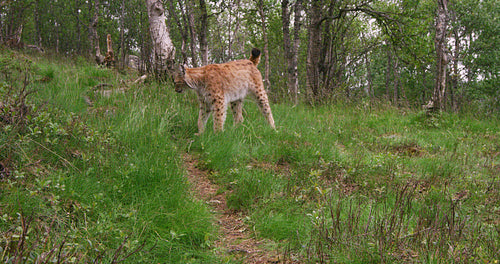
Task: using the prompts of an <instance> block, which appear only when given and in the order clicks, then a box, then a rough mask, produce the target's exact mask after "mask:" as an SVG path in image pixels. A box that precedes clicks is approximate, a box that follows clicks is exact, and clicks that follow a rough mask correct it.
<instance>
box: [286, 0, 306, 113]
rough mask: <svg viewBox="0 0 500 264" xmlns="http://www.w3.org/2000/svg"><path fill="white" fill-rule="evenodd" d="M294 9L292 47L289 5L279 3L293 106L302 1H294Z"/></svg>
mask: <svg viewBox="0 0 500 264" xmlns="http://www.w3.org/2000/svg"><path fill="white" fill-rule="evenodd" d="M293 7H294V23H293V45H292V38H291V36H290V16H291V12H290V5H289V1H288V0H283V1H282V2H281V14H282V16H281V17H282V24H283V49H284V54H285V59H286V63H287V67H286V74H287V86H288V93H291V94H292V96H293V97H292V100H293V101H294V103H295V104H297V103H298V94H299V81H298V70H297V63H298V50H299V45H300V37H299V34H300V27H301V22H302V21H301V20H300V18H301V16H302V14H301V12H302V1H301V0H296V2H295V4H294V5H293Z"/></svg>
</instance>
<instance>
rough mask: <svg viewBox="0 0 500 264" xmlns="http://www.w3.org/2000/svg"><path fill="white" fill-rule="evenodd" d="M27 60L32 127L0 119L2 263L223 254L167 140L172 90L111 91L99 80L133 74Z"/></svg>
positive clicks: (116, 81)
mask: <svg viewBox="0 0 500 264" xmlns="http://www.w3.org/2000/svg"><path fill="white" fill-rule="evenodd" d="M10 56H11V57H12V58H13V59H9V60H10V61H12V62H13V63H16V61H17V60H21V58H20V57H21V56H22V55H21V54H13V55H10ZM16 56H19V57H16ZM30 64H31V65H33V67H32V68H29V69H26V72H27V73H28V74H29V75H30V76H31V77H32V79H31V80H30V84H29V89H30V90H33V91H34V92H35V93H33V95H32V96H31V97H29V102H30V103H29V106H30V116H29V117H28V118H27V119H26V129H23V130H16V133H10V134H7V132H8V131H7V130H5V129H7V128H8V127H12V126H14V125H15V124H7V126H3V127H2V138H3V137H4V136H5V137H8V138H7V139H8V140H9V142H7V143H6V144H4V143H3V142H2V143H1V146H2V152H1V153H2V155H1V156H0V164H2V169H3V171H2V173H3V174H2V178H1V181H0V184H1V186H2V188H1V189H2V192H1V196H0V201H1V202H0V203H1V206H0V208H1V212H2V213H1V217H2V220H1V221H0V228H1V232H2V238H3V239H2V241H1V243H0V248H1V249H2V250H1V252H0V257H1V259H2V261H6V262H16V263H19V262H40V263H45V262H53V261H54V262H69V263H72V262H80V263H82V262H85V263H86V262H99V263H100V262H104V263H118V262H121V261H125V262H128V263H151V262H162V263H180V262H183V263H187V262H191V263H195V262H201V263H206V262H217V260H216V257H215V256H214V255H213V254H212V253H211V252H210V251H209V246H210V243H211V241H213V239H214V234H215V229H214V228H213V226H212V222H213V217H212V215H211V214H210V213H209V211H208V209H207V207H206V206H205V205H204V204H203V203H201V202H200V201H197V200H195V199H193V198H192V196H191V195H190V191H189V186H188V184H187V181H186V177H185V176H184V169H183V166H182V160H181V154H182V153H181V152H180V151H179V148H178V144H177V142H176V141H175V140H174V138H173V137H172V136H171V134H172V130H175V126H176V123H175V122H174V121H172V120H174V119H175V118H176V117H175V116H176V114H175V112H177V111H178V110H177V109H173V108H172V107H173V106H175V104H174V105H169V104H168V102H169V101H170V102H171V101H172V100H170V99H169V97H170V96H171V94H169V93H165V91H164V89H163V88H162V87H160V86H156V85H150V86H144V85H140V86H131V87H128V90H127V92H126V93H116V94H114V96H113V97H112V98H107V97H105V96H102V95H101V93H99V91H97V92H94V87H95V86H96V85H98V84H100V83H107V84H109V86H107V87H113V88H114V89H117V88H121V87H123V85H124V84H123V82H121V80H124V79H125V80H126V78H131V77H128V76H125V75H121V74H117V73H115V72H113V71H112V70H108V69H99V68H96V67H95V66H93V65H90V64H83V65H76V64H72V63H60V62H57V61H56V62H54V61H51V60H48V61H47V60H43V59H36V62H34V61H31V62H30ZM18 74H20V75H22V74H24V73H23V72H19V73H18V72H17V71H14V70H13V71H11V72H9V73H8V75H9V77H10V76H14V77H15V75H18ZM44 77H48V78H46V79H44V81H40V82H38V81H37V80H38V79H42V78H44ZM13 79H15V78H13ZM17 86H19V84H18V83H16V82H12V83H8V86H5V87H4V88H5V89H7V88H8V89H17ZM2 99H3V98H2ZM88 101H91V103H92V105H91V106H89V105H88ZM2 110H4V111H8V113H10V114H12V115H15V113H14V112H11V111H10V110H9V109H7V108H5V109H2ZM9 129H11V128H9ZM9 131H11V130H9ZM6 147H8V148H9V150H8V152H7V151H6V150H7V149H6Z"/></svg>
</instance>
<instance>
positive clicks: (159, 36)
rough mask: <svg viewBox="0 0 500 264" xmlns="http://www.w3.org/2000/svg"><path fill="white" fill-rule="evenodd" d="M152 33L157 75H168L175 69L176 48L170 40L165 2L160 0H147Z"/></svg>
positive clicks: (154, 63)
mask: <svg viewBox="0 0 500 264" xmlns="http://www.w3.org/2000/svg"><path fill="white" fill-rule="evenodd" d="M146 7H147V9H148V17H149V32H150V34H151V40H152V43H153V47H152V56H153V58H152V66H153V70H154V72H155V73H156V74H157V77H160V78H163V77H166V76H165V74H169V73H170V72H171V71H172V69H173V64H174V58H175V48H174V45H173V44H172V40H170V34H169V32H168V28H167V25H166V23H165V20H166V17H165V12H164V8H163V4H162V2H161V1H159V0H146Z"/></svg>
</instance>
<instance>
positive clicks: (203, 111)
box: [196, 102, 211, 135]
mask: <svg viewBox="0 0 500 264" xmlns="http://www.w3.org/2000/svg"><path fill="white" fill-rule="evenodd" d="M210 110H211V109H210V106H208V105H207V104H206V103H205V102H200V112H199V114H198V133H197V134H196V135H201V134H202V133H203V131H205V126H206V125H207V121H208V118H209V117H210Z"/></svg>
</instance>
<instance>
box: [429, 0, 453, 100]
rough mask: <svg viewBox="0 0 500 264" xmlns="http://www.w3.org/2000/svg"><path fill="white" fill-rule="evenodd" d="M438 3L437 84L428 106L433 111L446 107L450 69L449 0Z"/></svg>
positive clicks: (436, 41)
mask: <svg viewBox="0 0 500 264" xmlns="http://www.w3.org/2000/svg"><path fill="white" fill-rule="evenodd" d="M437 3H438V10H437V16H436V35H435V39H434V45H435V47H436V83H435V86H434V93H433V95H432V99H431V102H430V105H429V106H428V108H429V109H432V110H442V109H443V108H444V106H445V92H446V69H447V67H448V55H447V54H446V52H447V48H446V44H447V43H446V40H447V38H446V33H447V29H448V21H449V17H448V0H437Z"/></svg>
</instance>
